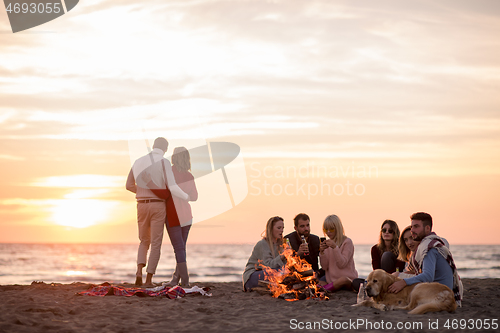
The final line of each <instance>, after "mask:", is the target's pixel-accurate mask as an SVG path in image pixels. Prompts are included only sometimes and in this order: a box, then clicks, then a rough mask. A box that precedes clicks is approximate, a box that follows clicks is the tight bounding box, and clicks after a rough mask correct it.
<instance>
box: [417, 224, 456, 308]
mask: <svg viewBox="0 0 500 333" xmlns="http://www.w3.org/2000/svg"><path fill="white" fill-rule="evenodd" d="M432 248H435V249H436V250H438V252H439V254H441V255H442V256H443V258H445V259H446V261H447V262H448V265H450V267H451V270H452V272H453V294H454V296H455V301H456V302H457V304H458V306H460V307H461V306H462V298H463V284H462V281H461V280H460V276H459V275H458V271H457V267H456V266H455V261H454V260H453V256H452V254H451V252H450V250H449V249H448V248H447V247H446V244H445V243H444V241H443V240H442V239H441V238H439V236H438V235H436V233H434V232H431V233H430V234H429V235H427V236H425V237H424V239H422V241H421V242H420V244H419V245H418V248H417V251H415V253H413V255H412V256H411V258H410V262H411V263H412V264H413V266H414V267H415V270H416V272H417V274H419V273H422V264H423V262H424V258H425V256H426V255H427V252H428V251H429V250H430V249H432Z"/></svg>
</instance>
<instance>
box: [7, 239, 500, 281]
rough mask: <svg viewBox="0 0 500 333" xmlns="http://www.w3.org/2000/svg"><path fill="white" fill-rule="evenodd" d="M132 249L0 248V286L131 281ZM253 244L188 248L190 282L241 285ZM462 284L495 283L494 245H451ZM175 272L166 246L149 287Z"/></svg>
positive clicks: (365, 267) (363, 253) (364, 254)
mask: <svg viewBox="0 0 500 333" xmlns="http://www.w3.org/2000/svg"><path fill="white" fill-rule="evenodd" d="M137 246H138V244H0V285H7V284H30V283H31V282H32V281H44V282H46V283H50V282H56V283H71V282H76V281H79V282H88V283H102V282H106V281H107V282H115V283H121V282H129V283H132V282H133V281H134V280H135V269H136V256H137ZM371 246H372V245H356V248H355V254H354V260H355V263H356V269H357V271H358V274H359V276H360V277H366V276H367V275H368V273H369V272H371V270H372V269H371V258H370V248H371ZM252 249H253V244H189V243H188V249H187V253H188V258H187V261H188V266H189V272H190V277H191V280H192V281H196V282H198V281H199V282H233V281H241V274H242V272H243V269H244V267H245V264H246V262H247V260H248V257H249V256H250V254H251V252H252ZM451 250H452V252H453V257H454V259H455V263H456V265H457V267H458V271H459V274H460V276H461V277H462V278H497V277H499V274H500V245H452V248H451ZM174 267H175V259H174V255H173V250H172V247H171V245H170V244H165V245H163V247H162V256H161V258H160V263H159V265H158V268H157V272H156V275H155V278H154V281H155V282H160V281H165V280H169V279H170V277H171V275H172V272H173V269H174Z"/></svg>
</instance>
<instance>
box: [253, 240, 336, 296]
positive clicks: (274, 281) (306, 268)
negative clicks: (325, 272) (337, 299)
mask: <svg viewBox="0 0 500 333" xmlns="http://www.w3.org/2000/svg"><path fill="white" fill-rule="evenodd" d="M283 254H284V255H285V258H286V262H287V264H286V266H285V267H284V269H282V270H279V271H276V270H273V269H271V268H269V267H266V266H264V265H261V266H262V269H263V270H264V271H265V274H266V280H267V281H259V285H261V286H262V285H267V287H268V288H269V289H270V291H271V295H272V296H273V297H276V298H281V299H285V300H287V301H296V300H303V299H308V298H316V299H322V300H323V299H328V297H326V296H325V294H324V292H321V291H320V287H319V286H318V285H317V280H316V278H315V277H314V271H313V270H312V267H311V265H310V264H309V263H308V262H307V261H305V260H304V259H302V258H300V257H298V256H294V255H293V251H292V250H291V249H290V248H286V249H285V251H284V252H283Z"/></svg>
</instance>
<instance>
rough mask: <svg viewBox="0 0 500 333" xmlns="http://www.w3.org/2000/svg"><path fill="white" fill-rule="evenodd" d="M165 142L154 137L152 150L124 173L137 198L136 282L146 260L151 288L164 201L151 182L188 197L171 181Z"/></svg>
mask: <svg viewBox="0 0 500 333" xmlns="http://www.w3.org/2000/svg"><path fill="white" fill-rule="evenodd" d="M167 149H168V141H167V140H166V139H165V138H161V137H160V138H156V139H155V141H154V144H153V150H152V151H151V152H150V153H149V154H147V155H145V156H142V157H140V158H138V159H137V160H136V161H135V162H134V164H133V166H132V168H131V169H130V172H129V174H128V178H127V183H126V189H127V190H129V191H131V192H133V193H135V194H136V195H135V197H136V199H137V224H138V227H139V239H140V241H141V242H140V244H139V249H138V253H137V272H136V280H135V284H136V285H139V286H140V285H142V269H143V268H144V267H145V266H146V259H147V254H148V250H149V247H150V245H151V251H150V253H149V259H148V260H147V264H148V265H147V269H146V272H147V276H146V282H145V286H146V287H152V286H154V285H153V281H152V279H153V275H154V274H155V272H156V267H157V266H158V261H159V260H160V252H161V243H162V240H163V226H164V224H165V218H166V207H165V201H164V200H163V199H161V198H159V197H158V196H157V195H155V193H153V192H152V191H151V188H152V187H151V184H153V185H154V187H155V188H156V189H165V190H166V189H168V190H170V193H171V194H172V195H174V196H176V197H178V198H181V199H183V200H188V199H189V196H188V195H187V194H186V193H185V192H183V191H182V190H181V189H180V187H179V186H177V184H176V183H175V178H174V174H173V173H172V166H171V164H170V161H169V160H167V159H166V158H164V157H163V155H164V154H165V153H166V152H167Z"/></svg>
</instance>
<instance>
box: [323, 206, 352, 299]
mask: <svg viewBox="0 0 500 333" xmlns="http://www.w3.org/2000/svg"><path fill="white" fill-rule="evenodd" d="M323 232H324V233H325V235H326V236H327V237H328V239H326V240H325V241H323V242H321V244H320V247H319V249H320V254H319V260H320V262H321V267H322V268H323V269H324V270H325V278H326V283H327V284H326V285H325V286H323V288H325V289H326V290H329V291H335V290H338V289H341V288H347V289H351V288H352V280H353V279H355V278H357V277H358V272H357V271H356V268H355V266H354V244H353V243H352V240H351V239H350V238H349V237H347V236H346V235H345V233H344V227H343V226H342V221H340V218H339V217H338V216H337V215H329V216H327V217H326V219H325V222H323Z"/></svg>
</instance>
